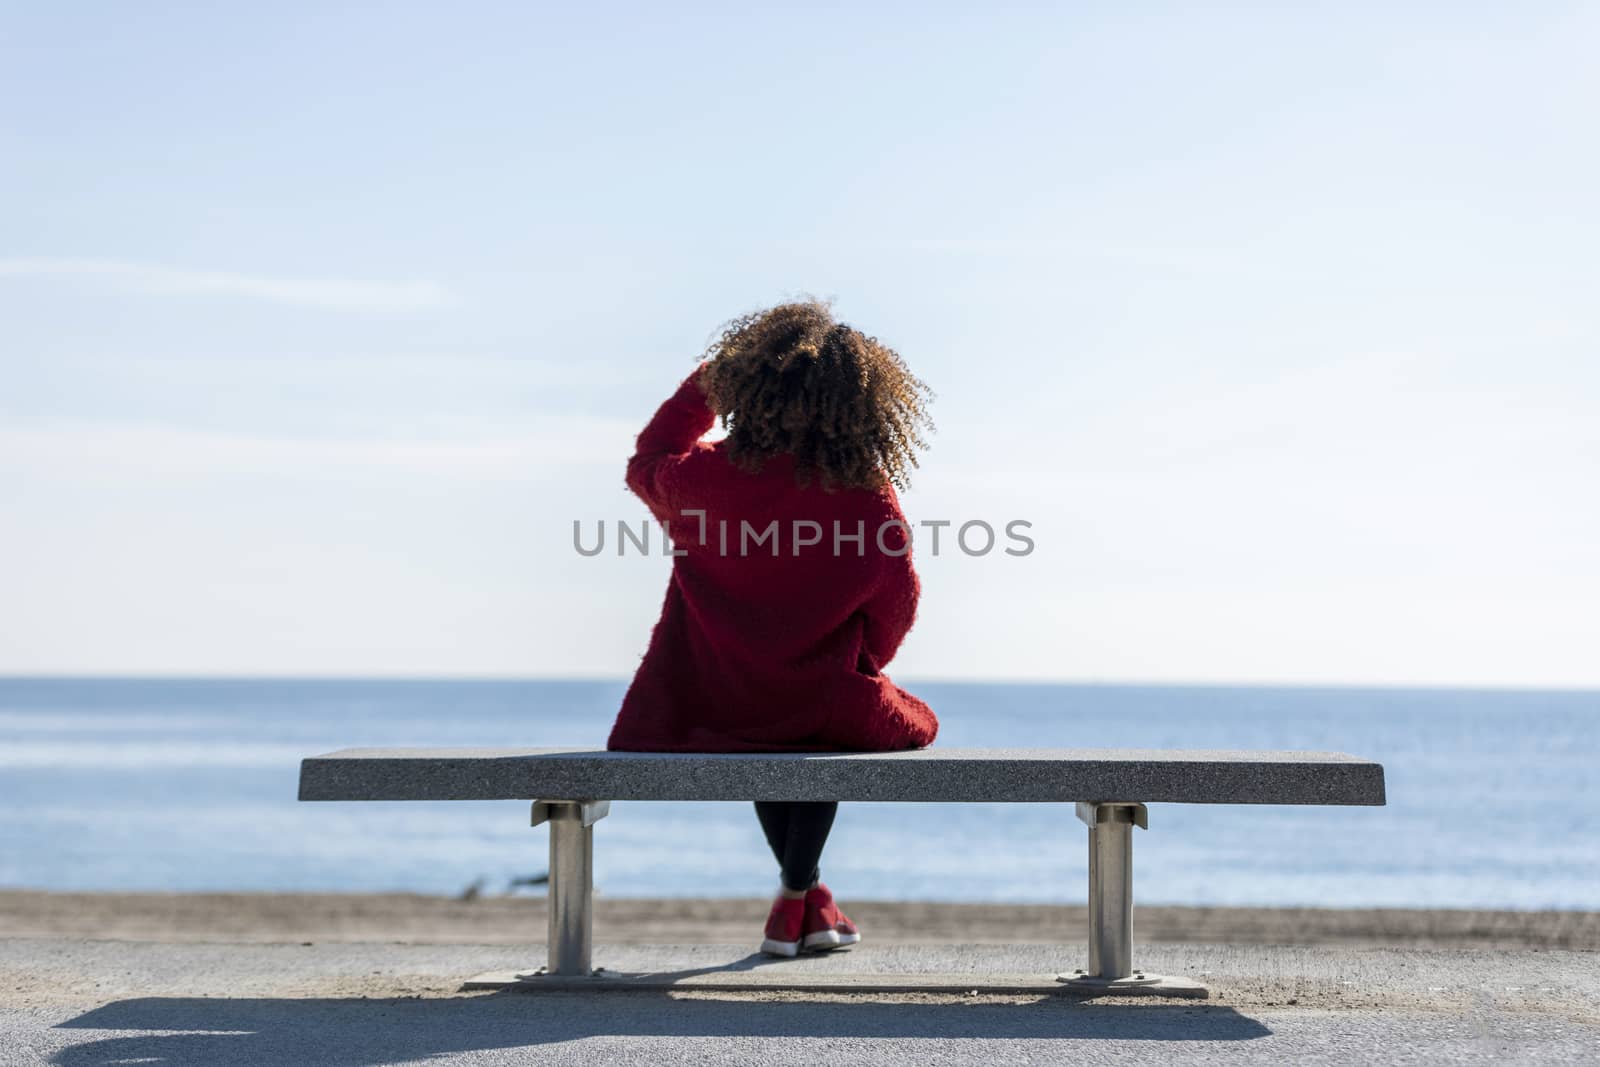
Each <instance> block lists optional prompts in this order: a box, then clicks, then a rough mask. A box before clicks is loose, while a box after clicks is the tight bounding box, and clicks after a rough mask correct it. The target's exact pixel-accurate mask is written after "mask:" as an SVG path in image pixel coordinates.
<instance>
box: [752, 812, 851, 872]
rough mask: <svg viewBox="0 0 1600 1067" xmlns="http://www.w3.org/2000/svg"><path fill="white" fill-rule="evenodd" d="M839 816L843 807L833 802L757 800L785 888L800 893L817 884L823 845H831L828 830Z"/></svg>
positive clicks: (757, 815)
mask: <svg viewBox="0 0 1600 1067" xmlns="http://www.w3.org/2000/svg"><path fill="white" fill-rule="evenodd" d="M838 813H839V805H838V804H835V803H834V802H833V801H831V800H830V801H816V802H808V801H778V800H758V801H756V818H758V819H760V820H761V830H762V832H763V833H765V834H766V835H767V844H768V845H770V846H772V854H773V855H774V856H776V857H778V869H779V870H780V872H781V877H782V878H783V887H784V888H785V889H788V890H791V891H793V892H796V893H798V892H799V891H801V890H802V889H810V888H811V887H812V886H814V885H816V884H817V879H818V878H819V877H821V875H820V872H819V871H818V869H817V864H818V862H819V861H820V860H821V859H822V846H823V845H825V844H827V843H828V831H829V830H831V829H833V817H834V816H835V815H837V814H838Z"/></svg>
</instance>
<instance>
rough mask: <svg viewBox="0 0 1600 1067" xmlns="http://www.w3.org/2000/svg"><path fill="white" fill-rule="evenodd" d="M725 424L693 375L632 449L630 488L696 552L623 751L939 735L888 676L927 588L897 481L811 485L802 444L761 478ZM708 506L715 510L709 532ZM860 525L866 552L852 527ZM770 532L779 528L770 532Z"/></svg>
mask: <svg viewBox="0 0 1600 1067" xmlns="http://www.w3.org/2000/svg"><path fill="white" fill-rule="evenodd" d="M714 421H715V419H714V417H713V415H712V413H711V410H710V409H709V408H708V407H707V406H706V403H705V394H704V393H702V392H701V391H700V388H699V386H698V385H696V384H695V380H694V376H693V375H691V376H690V378H689V380H687V381H685V382H684V383H683V385H682V387H680V388H679V389H678V391H677V393H676V394H675V395H674V396H673V397H672V399H670V400H668V401H667V402H666V403H665V404H663V405H661V408H660V410H659V411H657V412H656V415H655V418H653V419H651V420H650V425H649V426H646V427H645V429H644V432H643V433H641V434H640V435H639V440H638V447H637V450H636V452H635V454H634V456H633V458H632V459H631V460H629V461H628V485H629V487H630V488H632V489H633V491H634V492H635V493H637V494H638V495H639V496H640V497H641V498H642V499H643V500H644V502H645V503H646V504H647V505H648V506H649V508H650V511H651V512H652V513H653V514H654V515H655V517H656V518H657V519H659V520H662V521H665V522H667V523H668V524H669V528H670V530H671V534H672V537H673V539H674V541H675V547H676V549H677V550H678V551H680V552H686V554H685V555H682V556H679V557H678V558H676V559H674V560H673V561H672V580H671V581H670V582H669V583H668V585H667V598H666V603H665V604H663V605H662V608H661V620H660V621H659V622H657V623H656V627H655V631H654V632H653V633H652V634H651V636H650V647H649V650H648V651H646V652H645V655H644V661H643V662H642V663H640V664H639V670H638V673H637V674H635V675H634V678H633V684H632V685H631V686H630V687H629V688H628V694H627V696H626V697H624V698H623V701H622V711H621V713H620V714H619V715H618V716H617V722H616V725H615V726H614V727H612V730H611V739H610V741H609V742H608V744H607V747H609V748H612V749H622V750H629V751H637V752H778V751H830V750H855V751H886V750H890V749H900V748H919V747H921V746H923V745H926V744H928V743H929V742H931V741H932V740H933V736H934V734H935V733H936V732H937V731H938V729H939V723H938V720H937V719H936V718H934V714H933V711H932V710H931V709H930V708H929V707H928V705H926V704H924V703H923V702H922V701H920V700H918V699H917V698H916V697H914V696H912V695H911V694H910V693H907V692H906V691H905V690H904V689H901V688H900V687H899V686H897V685H895V684H894V683H893V682H891V681H890V680H889V678H888V676H887V675H885V674H883V673H882V668H883V667H884V665H885V664H887V663H888V662H889V660H891V659H893V658H894V654H895V651H896V650H897V649H898V648H899V647H900V642H901V640H903V639H904V638H905V635H906V631H907V630H909V629H911V623H912V620H913V618H914V617H915V615H916V609H917V596H918V592H919V589H918V583H917V576H916V572H915V571H913V570H912V568H911V554H910V541H909V527H906V526H903V525H902V526H895V525H892V523H893V522H895V521H898V522H900V523H904V522H905V518H904V516H903V515H902V514H901V511H900V504H899V501H898V500H897V499H896V497H895V494H894V490H893V489H892V488H889V487H885V488H883V489H881V490H867V489H840V490H836V491H834V492H831V493H829V492H824V491H823V490H822V489H821V488H820V487H819V486H818V485H817V484H816V482H815V480H813V482H812V484H811V485H810V486H808V487H805V488H802V487H800V486H798V485H797V484H796V483H795V474H794V461H793V459H792V458H791V457H789V456H787V455H780V456H774V457H772V458H770V459H769V460H768V461H767V463H766V465H765V466H764V467H763V468H762V470H761V471H760V473H758V474H751V473H749V472H747V471H743V470H740V469H738V468H737V467H735V466H734V465H733V464H732V463H731V462H730V461H729V459H728V456H727V453H726V449H725V447H724V445H723V444H722V443H721V442H719V443H716V444H710V443H706V442H703V441H701V440H700V437H701V436H702V435H703V434H705V432H706V431H707V430H709V429H711V426H712V424H713V422H714ZM695 509H700V510H703V511H704V512H705V525H704V528H703V529H704V535H705V537H704V544H702V543H701V530H702V528H701V524H700V519H699V517H698V516H697V515H695V514H693V513H692V512H693V511H694V510H695ZM685 511H688V512H691V514H687V515H686V514H684V512H685ZM774 520H776V521H777V524H778V526H777V529H776V531H772V530H771V529H770V524H771V523H772V522H773V521H774ZM797 520H798V521H799V522H800V528H799V530H798V534H799V536H796V528H795V525H794V524H795V522H796V521H797ZM835 522H837V523H838V532H839V533H840V535H841V537H840V540H839V541H838V546H839V547H838V551H837V554H835V541H834V533H835ZM809 523H816V524H817V527H819V528H820V543H818V544H815V545H809V546H802V547H799V548H798V549H797V548H796V545H797V543H798V542H801V541H808V540H811V539H813V538H815V537H817V536H819V530H818V529H817V528H813V527H812V526H810V525H809ZM886 523H890V524H891V525H887V526H885V525H884V524H886ZM741 524H748V526H743V525H741ZM858 524H859V525H858ZM880 527H882V530H881V531H880ZM857 532H861V533H862V534H863V539H862V542H860V543H859V554H858V542H856V541H854V540H849V539H848V538H852V537H853V536H854V535H855V534H856V533H857ZM880 532H881V540H882V546H883V547H882V549H880V546H879V544H878V541H879V539H880ZM763 534H770V535H771V536H769V538H768V539H766V540H762V541H760V543H757V538H760V537H761V536H762V535H763ZM741 535H743V536H744V537H745V538H746V540H745V541H744V544H743V548H744V554H743V555H741V552H740V549H741ZM724 537H725V538H726V546H727V547H726V550H725V551H724V549H723V544H724ZM774 548H776V552H777V554H776V555H774V554H773V550H774ZM902 549H904V553H903V554H901V555H898V556H896V555H892V554H891V553H894V552H899V551H900V550H902ZM796 551H798V552H799V555H796V554H795V553H796Z"/></svg>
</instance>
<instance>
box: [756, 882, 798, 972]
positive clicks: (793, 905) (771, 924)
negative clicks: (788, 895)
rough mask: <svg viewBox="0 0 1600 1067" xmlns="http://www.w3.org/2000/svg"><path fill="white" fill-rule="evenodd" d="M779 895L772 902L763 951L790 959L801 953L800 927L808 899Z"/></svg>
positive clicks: (762, 945) (762, 943)
mask: <svg viewBox="0 0 1600 1067" xmlns="http://www.w3.org/2000/svg"><path fill="white" fill-rule="evenodd" d="M807 899H809V896H808V897H805V898H801V897H796V898H794V899H793V900H788V899H785V898H784V897H779V898H778V899H777V900H774V901H773V902H772V914H770V915H768V916H767V936H766V940H765V941H763V942H761V951H762V952H765V953H766V954H767V955H769V956H784V957H787V958H788V959H794V957H796V956H798V955H800V927H801V926H802V925H803V924H804V922H805V918H806V900H807Z"/></svg>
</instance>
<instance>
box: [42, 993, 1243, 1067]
mask: <svg viewBox="0 0 1600 1067" xmlns="http://www.w3.org/2000/svg"><path fill="white" fill-rule="evenodd" d="M57 1029H81V1030H117V1031H130V1030H131V1031H189V1032H187V1033H155V1032H153V1033H149V1034H136V1035H133V1036H122V1035H119V1036H116V1037H106V1038H100V1039H98V1040H91V1041H88V1042H86V1043H83V1044H78V1045H73V1046H72V1047H70V1048H66V1049H62V1050H61V1051H59V1052H57V1053H56V1054H55V1056H54V1057H53V1058H52V1062H54V1063H56V1064H60V1065H63V1067H88V1065H91V1064H92V1065H104V1064H113V1063H116V1064H126V1063H147V1064H176V1065H199V1064H205V1065H208V1067H210V1065H213V1064H223V1063H239V1064H245V1063H248V1064H286V1065H287V1064H295V1065H300V1064H308V1063H317V1064H332V1065H340V1067H345V1065H348V1067H356V1065H366V1064H382V1063H392V1062H395V1061H397V1060H415V1059H421V1058H424V1057H430V1056H448V1055H450V1054H452V1053H470V1052H474V1051H482V1050H490V1049H512V1048H521V1047H527V1046H537V1045H546V1044H552V1043H555V1042H563V1041H576V1040H581V1039H583V1038H593V1037H606V1038H613V1039H614V1038H623V1039H627V1038H685V1039H697V1038H699V1039H704V1038H741V1039H751V1038H756V1039H760V1038H775V1039H803V1038H817V1039H826V1040H829V1041H838V1040H839V1039H851V1038H858V1039H869V1038H876V1039H915V1038H937V1039H945V1040H949V1039H953V1038H954V1039H960V1038H967V1039H980V1040H981V1039H990V1038H1023V1039H1032V1040H1069V1041H1070V1040H1083V1039H1095V1040H1123V1041H1243V1040H1250V1039H1254V1038H1260V1037H1265V1036H1267V1035H1268V1034H1270V1033H1271V1031H1269V1030H1268V1029H1267V1028H1266V1027H1265V1026H1263V1025H1261V1024H1260V1023H1259V1022H1257V1021H1255V1020H1254V1019H1251V1018H1249V1017H1247V1016H1243V1015H1240V1014H1239V1013H1238V1012H1237V1011H1235V1010H1233V1009H1232V1008H1225V1007H1213V1006H1206V1005H1201V1004H1194V1005H1166V1004H1139V1005H1110V1004H1095V1003H1092V1002H1082V1001H1077V1000H1074V999H1071V998H1057V997H1047V998H1045V999H1043V1000H1040V1001H1037V1002H1033V1003H1025V1004H996V1003H992V1002H982V1001H977V1002H973V1003H915V1002H913V1003H905V1002H886V1001H875V1000H869V999H865V998H863V999H860V1000H845V1001H836V1000H835V1001H827V1002H816V1003H812V1002H805V1001H795V1000H786V1001H757V1000H750V999H742V1000H734V999H698V998H696V999H680V998H678V997H674V996H671V995H668V994H665V993H654V992H643V991H633V992H623V993H617V992H613V993H606V994H600V995H592V994H591V995H584V994H568V993H546V994H539V995H528V994H519V993H505V994H491V995H486V996H476V997H459V998H447V999H430V1000H423V999H415V998H409V997H408V998H394V999H368V998H323V999H290V998H283V999H278V998H258V999H227V998H223V997H216V998H211V997H142V998H138V999H131V1000H120V1001H116V1002H114V1003H111V1004H107V1005H105V1006H103V1007H100V1008H96V1009H94V1010H92V1011H88V1012H85V1013H84V1014H82V1015H79V1016H77V1017H76V1018H74V1019H70V1020H68V1021H66V1022H64V1023H61V1024H60V1026H59V1027H58V1028H57ZM197 1031H198V1032H197ZM85 1036H87V1035H85Z"/></svg>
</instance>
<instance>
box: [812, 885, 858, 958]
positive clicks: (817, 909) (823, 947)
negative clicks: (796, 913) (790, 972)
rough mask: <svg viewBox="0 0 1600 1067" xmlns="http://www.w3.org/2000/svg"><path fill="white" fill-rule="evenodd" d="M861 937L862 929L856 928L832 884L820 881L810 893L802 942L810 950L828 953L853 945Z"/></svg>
mask: <svg viewBox="0 0 1600 1067" xmlns="http://www.w3.org/2000/svg"><path fill="white" fill-rule="evenodd" d="M860 940H861V931H860V930H857V929H856V924H855V923H853V922H851V921H850V920H849V918H848V917H847V916H846V915H845V913H844V912H842V911H840V910H839V905H837V904H835V903H834V902H833V893H832V892H831V891H829V889H828V887H827V886H825V885H823V884H822V883H821V882H818V883H817V884H816V886H815V887H813V888H812V889H811V890H810V891H809V892H808V893H806V918H805V924H804V926H803V928H802V929H801V942H802V943H803V944H804V945H805V947H806V948H808V949H816V950H817V951H819V952H826V951H828V950H829V949H834V948H842V947H844V946H845V945H853V944H855V943H856V942H857V941H860Z"/></svg>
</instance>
